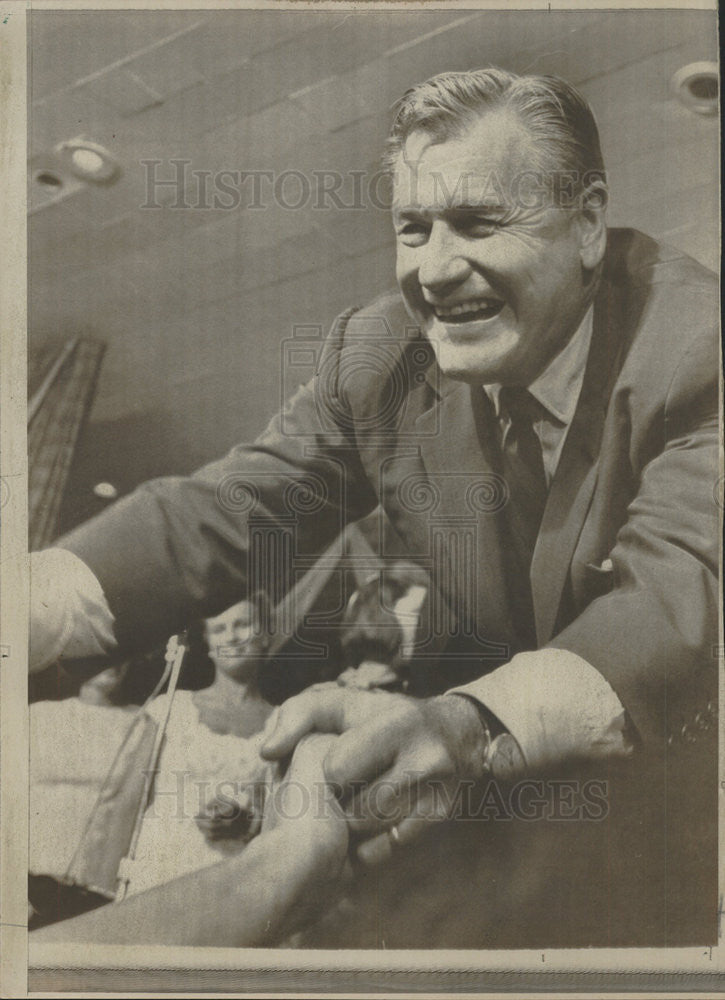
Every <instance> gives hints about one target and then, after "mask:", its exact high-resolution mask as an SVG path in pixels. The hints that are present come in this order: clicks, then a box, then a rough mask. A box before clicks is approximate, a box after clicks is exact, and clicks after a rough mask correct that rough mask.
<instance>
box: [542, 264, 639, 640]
mask: <svg viewBox="0 0 725 1000" xmlns="http://www.w3.org/2000/svg"><path fill="white" fill-rule="evenodd" d="M619 298H620V296H619V294H618V291H617V289H615V288H614V287H613V286H612V285H610V284H609V282H607V281H606V280H603V281H602V284H601V286H600V289H599V292H598V293H597V296H596V299H595V303H594V317H593V322H594V327H593V331H592V344H591V348H590V351H589V358H588V359H587V365H586V370H585V373H584V382H583V384H582V390H581V393H580V396H579V403H578V405H577V409H576V412H575V414H574V419H573V421H572V424H571V426H570V428H569V433H568V435H567V438H566V442H565V444H564V449H563V452H562V455H561V459H560V461H559V465H558V467H557V470H556V474H555V476H554V479H553V482H552V484H551V489H550V490H549V498H548V501H547V504H546V509H545V511H544V517H543V520H542V524H541V530H540V532H539V537H538V540H537V543H536V548H535V550H534V556H533V560H532V564H531V586H532V592H533V599H534V613H535V617H536V636H537V643H538V645H539V647H541V646H543V645H545V644H546V643H547V642H549V640H550V639H551V637H552V635H553V633H554V629H555V626H556V618H557V614H558V611H559V607H560V604H561V599H562V594H563V591H564V585H565V583H566V580H567V576H568V573H569V568H570V565H571V559H572V556H573V554H574V549H575V547H576V543H577V541H578V539H579V535H580V534H581V530H582V527H583V525H584V521H585V518H586V516H587V512H588V510H589V507H590V504H591V500H592V495H593V493H594V487H595V485H596V481H597V471H598V464H599V449H600V446H601V442H602V432H603V429H604V418H605V415H606V409H607V405H608V402H609V396H610V394H611V390H612V386H613V384H614V377H615V375H616V372H617V370H618V368H619V351H620V345H621V340H622V329H623V325H624V324H623V315H622V309H621V302H620V301H619Z"/></svg>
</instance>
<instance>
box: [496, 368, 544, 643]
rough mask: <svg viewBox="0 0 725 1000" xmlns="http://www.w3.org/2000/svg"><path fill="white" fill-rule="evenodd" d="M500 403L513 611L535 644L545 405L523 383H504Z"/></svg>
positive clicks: (523, 633)
mask: <svg viewBox="0 0 725 1000" xmlns="http://www.w3.org/2000/svg"><path fill="white" fill-rule="evenodd" d="M499 401H500V407H501V418H502V421H503V422H504V428H505V429H504V431H503V437H502V441H501V453H502V473H503V476H504V479H505V480H506V485H507V487H508V492H509V501H508V503H507V504H506V507H505V513H506V520H507V523H508V532H509V539H508V544H507V546H506V549H507V551H508V555H509V558H508V560H507V563H508V571H509V584H510V591H511V603H512V611H513V613H514V617H515V620H516V625H517V632H518V633H519V635H520V636H521V639H522V642H523V643H524V645H525V646H527V647H533V646H535V642H536V639H535V626H534V612H533V600H532V596H531V583H530V577H529V573H530V570H531V559H532V556H533V554H534V546H535V545H536V539H537V537H538V535H539V528H540V527H541V519H542V517H543V514H544V507H545V506H546V496H547V487H546V474H545V472H544V460H543V457H542V452H541V443H540V441H539V438H538V436H537V434H536V431H535V430H534V423H535V422H536V420H539V419H541V416H542V413H543V408H542V407H541V405H540V404H539V403H538V402H537V401H536V400H535V399H534V397H533V396H532V395H531V393H530V392H529V391H528V389H524V388H521V387H519V386H504V387H503V388H502V389H501V394H500V396H499ZM507 418H508V426H506V421H507Z"/></svg>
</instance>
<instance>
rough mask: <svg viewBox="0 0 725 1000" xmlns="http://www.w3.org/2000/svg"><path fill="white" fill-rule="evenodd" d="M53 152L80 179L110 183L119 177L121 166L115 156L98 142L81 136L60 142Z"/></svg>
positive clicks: (97, 182)
mask: <svg viewBox="0 0 725 1000" xmlns="http://www.w3.org/2000/svg"><path fill="white" fill-rule="evenodd" d="M53 152H54V153H55V154H56V155H58V156H60V157H61V158H62V159H63V161H64V162H65V163H67V165H68V169H69V170H70V172H71V173H72V174H73V175H74V176H75V177H77V178H78V179H79V180H83V181H92V182H93V183H94V184H110V183H112V182H113V181H115V180H117V179H118V176H119V174H120V173H121V168H120V166H119V164H118V161H117V160H116V159H115V157H114V156H113V155H112V154H111V153H109V151H108V150H107V149H106V148H105V147H104V146H101V145H99V144H98V143H97V142H91V141H90V140H89V139H84V138H82V137H79V138H77V139H69V140H68V141H67V142H61V143H59V144H58V145H57V146H56V147H55V149H54V150H53Z"/></svg>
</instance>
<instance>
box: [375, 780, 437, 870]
mask: <svg viewBox="0 0 725 1000" xmlns="http://www.w3.org/2000/svg"><path fill="white" fill-rule="evenodd" d="M446 817H447V811H446V809H445V808H444V807H442V806H441V803H440V800H439V799H438V797H437V796H435V795H426V796H424V797H423V798H421V799H420V800H419V801H418V802H416V804H415V807H414V812H413V813H412V814H411V815H410V816H407V817H405V818H404V819H402V820H401V821H400V822H399V823H397V824H394V825H395V827H396V829H397V836H396V837H395V838H393V837H392V836H391V833H390V830H387V831H386V832H385V833H379V834H377V835H376V836H374V837H371V838H370V839H369V840H365V841H363V843H362V844H359V845H358V848H357V857H358V859H359V860H360V862H361V863H362V864H364V865H366V866H368V867H370V866H375V865H379V864H384V863H385V862H386V861H390V859H391V858H392V857H393V855H394V854H395V853H396V852H397V851H400V850H404V849H405V848H406V847H409V846H410V845H411V844H413V843H415V841H416V840H418V838H419V837H421V836H422V835H423V833H425V832H426V830H429V829H430V828H431V826H432V824H434V823H440V822H442V821H443V820H444V819H446Z"/></svg>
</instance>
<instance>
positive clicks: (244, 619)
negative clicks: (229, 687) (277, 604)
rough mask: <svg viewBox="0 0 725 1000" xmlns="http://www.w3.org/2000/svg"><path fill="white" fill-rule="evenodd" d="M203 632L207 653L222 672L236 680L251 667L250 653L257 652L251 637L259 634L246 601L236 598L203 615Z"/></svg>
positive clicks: (253, 608)
mask: <svg viewBox="0 0 725 1000" xmlns="http://www.w3.org/2000/svg"><path fill="white" fill-rule="evenodd" d="M204 635H205V637H206V641H207V645H208V646H209V657H210V659H211V661H212V663H213V664H214V666H215V667H216V669H217V670H220V671H221V672H222V673H224V674H228V675H229V676H230V677H235V678H237V679H239V680H241V679H242V677H243V676H244V675H245V674H246V673H247V670H245V669H244V668H248V669H250V670H251V669H253V664H252V660H253V656H252V654H253V653H257V654H258V652H259V650H258V648H256V647H257V644H256V643H255V641H254V640H255V638H258V637H259V618H258V615H257V613H256V609H255V607H254V605H253V604H252V603H251V602H250V601H240V603H239V604H235V605H234V606H233V607H231V608H228V609H227V610H226V611H223V612H222V613H221V614H220V615H217V616H216V618H207V619H206V622H205V623H204Z"/></svg>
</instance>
